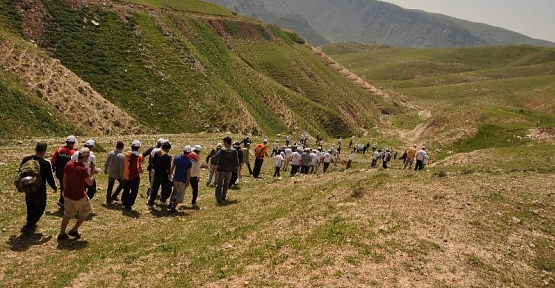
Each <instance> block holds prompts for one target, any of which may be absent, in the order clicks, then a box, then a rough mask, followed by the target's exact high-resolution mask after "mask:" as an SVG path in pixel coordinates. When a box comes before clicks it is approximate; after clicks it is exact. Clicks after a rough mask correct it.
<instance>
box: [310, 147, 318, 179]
mask: <svg viewBox="0 0 555 288" xmlns="http://www.w3.org/2000/svg"><path fill="white" fill-rule="evenodd" d="M316 162H318V155H316V149H313V150H312V152H310V163H309V164H308V167H309V170H308V173H309V174H316Z"/></svg>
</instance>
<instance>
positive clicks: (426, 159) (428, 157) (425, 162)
mask: <svg viewBox="0 0 555 288" xmlns="http://www.w3.org/2000/svg"><path fill="white" fill-rule="evenodd" d="M428 161H430V156H428V154H426V155H424V161H422V163H423V164H424V165H427V164H428Z"/></svg>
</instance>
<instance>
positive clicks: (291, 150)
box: [285, 148, 293, 159]
mask: <svg viewBox="0 0 555 288" xmlns="http://www.w3.org/2000/svg"><path fill="white" fill-rule="evenodd" d="M291 154H293V149H291V148H285V158H287V159H288V158H289V157H291Z"/></svg>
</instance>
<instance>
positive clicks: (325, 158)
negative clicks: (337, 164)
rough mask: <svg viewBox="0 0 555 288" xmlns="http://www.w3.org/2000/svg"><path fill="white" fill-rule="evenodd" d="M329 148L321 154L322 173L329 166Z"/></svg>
mask: <svg viewBox="0 0 555 288" xmlns="http://www.w3.org/2000/svg"><path fill="white" fill-rule="evenodd" d="M331 152H332V151H331V149H330V150H328V152H326V153H324V155H322V162H324V168H323V171H324V173H326V171H328V168H329V167H330V163H331V157H332V155H331Z"/></svg>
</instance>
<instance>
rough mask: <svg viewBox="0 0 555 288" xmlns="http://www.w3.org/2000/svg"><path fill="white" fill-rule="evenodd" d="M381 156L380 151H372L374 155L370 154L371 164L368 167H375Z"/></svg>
mask: <svg viewBox="0 0 555 288" xmlns="http://www.w3.org/2000/svg"><path fill="white" fill-rule="evenodd" d="M381 154H382V150H381V149H378V151H374V154H372V164H371V165H370V167H374V166H376V164H377V163H378V160H380V156H381Z"/></svg>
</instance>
